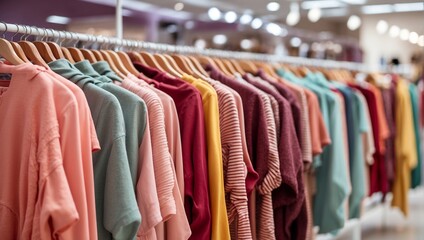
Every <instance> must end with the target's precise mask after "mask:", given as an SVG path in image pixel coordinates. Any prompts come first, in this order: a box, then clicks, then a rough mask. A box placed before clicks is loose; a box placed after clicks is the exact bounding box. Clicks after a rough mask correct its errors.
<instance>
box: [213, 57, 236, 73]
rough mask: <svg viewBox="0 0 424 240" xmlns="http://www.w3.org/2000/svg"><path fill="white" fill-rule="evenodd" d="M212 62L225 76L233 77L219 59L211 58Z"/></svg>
mask: <svg viewBox="0 0 424 240" xmlns="http://www.w3.org/2000/svg"><path fill="white" fill-rule="evenodd" d="M212 60H213V61H214V62H215V63H216V65H217V66H218V68H219V69H220V70H221V71H222V72H223V73H224V74H225V75H227V76H234V75H233V74H231V72H230V71H228V69H227V67H226V66H225V64H224V63H223V62H222V61H221V59H219V58H212Z"/></svg>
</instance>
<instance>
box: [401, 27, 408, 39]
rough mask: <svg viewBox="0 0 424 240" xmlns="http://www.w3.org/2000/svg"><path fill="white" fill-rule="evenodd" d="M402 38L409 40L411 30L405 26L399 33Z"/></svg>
mask: <svg viewBox="0 0 424 240" xmlns="http://www.w3.org/2000/svg"><path fill="white" fill-rule="evenodd" d="M399 37H400V40H403V41H407V40H408V39H409V30H408V29H406V28H403V29H402V30H400V34H399Z"/></svg>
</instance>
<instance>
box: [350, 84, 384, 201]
mask: <svg viewBox="0 0 424 240" xmlns="http://www.w3.org/2000/svg"><path fill="white" fill-rule="evenodd" d="M349 86H350V87H353V88H355V89H358V90H359V91H360V92H361V93H362V94H363V95H364V97H365V99H366V101H367V103H368V108H369V113H370V117H371V125H372V132H373V135H374V145H375V153H374V155H373V158H374V164H373V165H371V166H370V195H372V194H373V193H376V192H382V193H384V194H385V193H387V192H388V191H389V181H388V179H387V169H386V165H385V160H384V152H383V151H382V146H381V144H380V143H381V142H380V138H379V136H380V128H379V122H378V115H377V114H378V111H377V97H376V95H375V94H374V93H373V92H372V91H371V90H369V89H367V88H365V87H362V86H359V85H354V84H349Z"/></svg>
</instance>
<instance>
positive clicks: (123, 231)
mask: <svg viewBox="0 0 424 240" xmlns="http://www.w3.org/2000/svg"><path fill="white" fill-rule="evenodd" d="M48 65H49V67H50V68H51V69H52V70H53V71H54V72H56V73H57V74H59V75H61V76H62V77H64V78H66V79H68V80H70V81H72V82H73V83H75V84H76V85H77V86H79V87H80V88H81V89H82V90H83V92H84V94H85V96H86V98H87V103H88V105H89V107H90V111H91V115H92V117H93V122H94V125H95V128H96V133H97V137H98V139H99V143H100V147H101V150H100V151H98V152H95V153H93V169H94V184H95V197H96V218H97V232H98V238H99V239H106V240H107V239H122V240H128V239H135V237H136V234H137V231H138V228H139V226H140V223H141V216H140V212H139V210H138V205H137V201H136V198H135V192H134V187H133V185H132V181H131V174H130V167H129V163H128V155H127V149H126V141H125V122H124V116H123V113H122V109H121V105H120V103H119V101H118V99H117V98H116V97H115V96H114V95H113V94H111V93H109V92H108V91H105V90H103V89H101V88H99V87H98V86H96V85H95V82H96V80H95V79H93V78H91V77H89V76H87V75H84V74H83V73H81V72H80V71H79V70H78V69H77V68H75V67H74V66H73V65H72V64H71V63H70V62H68V61H67V60H64V59H59V60H56V61H53V62H50V63H49V64H48Z"/></svg>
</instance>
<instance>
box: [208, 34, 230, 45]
mask: <svg viewBox="0 0 424 240" xmlns="http://www.w3.org/2000/svg"><path fill="white" fill-rule="evenodd" d="M212 41H213V43H215V44H216V45H224V44H225V43H227V36H225V35H223V34H218V35H215V36H214V37H213V39H212Z"/></svg>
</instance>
